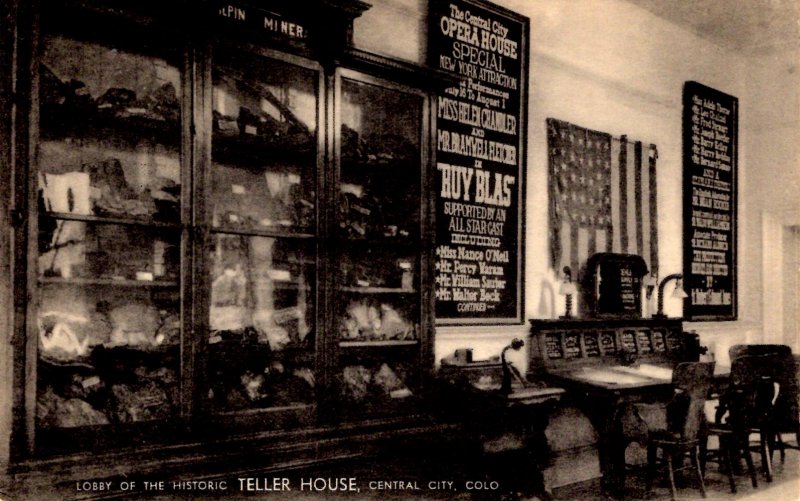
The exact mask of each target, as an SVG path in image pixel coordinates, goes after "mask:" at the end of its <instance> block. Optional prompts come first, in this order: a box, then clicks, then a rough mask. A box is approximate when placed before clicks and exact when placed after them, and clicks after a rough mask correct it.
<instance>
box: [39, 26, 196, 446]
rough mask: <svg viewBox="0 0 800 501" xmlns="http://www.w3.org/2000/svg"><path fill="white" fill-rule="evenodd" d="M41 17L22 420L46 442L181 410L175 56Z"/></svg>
mask: <svg viewBox="0 0 800 501" xmlns="http://www.w3.org/2000/svg"><path fill="white" fill-rule="evenodd" d="M54 24H55V23H52V22H46V23H45V24H44V26H45V29H44V35H43V37H42V42H41V49H40V50H41V64H40V67H39V71H40V74H39V79H40V94H39V103H40V104H39V116H40V124H39V125H40V140H39V147H38V154H37V164H38V172H37V175H36V176H35V179H34V180H32V181H31V183H32V185H35V189H36V190H37V191H38V215H39V218H38V223H37V227H38V238H37V239H36V241H35V242H34V243H32V246H33V247H34V248H35V251H34V255H35V259H36V261H35V262H36V266H37V268H38V269H37V272H36V277H37V283H36V288H35V294H34V297H35V298H36V301H35V306H34V307H33V308H34V312H33V317H32V324H31V327H30V329H31V331H32V332H33V333H35V334H34V335H35V336H36V339H37V343H36V344H37V345H38V349H37V359H38V363H37V364H36V397H35V398H36V405H35V408H36V411H35V426H36V430H37V432H36V436H37V444H46V445H47V446H50V445H54V444H56V446H57V443H59V442H62V441H65V440H66V435H65V434H64V431H65V430H66V429H83V428H86V427H99V428H102V429H112V428H113V429H115V430H118V429H121V428H120V427H121V426H123V425H131V424H134V423H142V422H151V421H165V420H171V419H172V418H174V417H175V416H177V415H178V414H179V413H180V406H181V399H180V391H179V388H180V384H179V381H180V344H181V335H182V334H181V332H182V330H181V314H182V306H181V294H180V291H181V287H180V285H181V255H182V252H181V248H182V233H181V197H182V190H181V180H182V176H181V156H180V151H181V104H180V100H181V88H182V86H181V73H180V70H179V67H180V60H181V59H180V57H181V56H180V54H173V53H171V52H169V51H168V50H166V49H158V50H149V48H148V47H147V44H142V46H141V47H137V48H136V49H133V48H127V47H125V45H124V40H129V39H131V38H130V37H124V36H122V35H120V36H119V39H115V38H114V35H113V33H107V34H106V35H103V36H98V37H97V39H85V38H78V37H77V36H73V35H71V34H70V33H69V32H68V31H60V30H59V29H57V27H54V26H53V25H54ZM110 31H113V30H109V32H110ZM83 35H85V32H83ZM140 35H141V34H140ZM139 39H141V38H139ZM145 39H147V38H145ZM150 39H151V40H152V38H150ZM174 45H175V44H172V46H174ZM169 46H170V45H166V44H161V45H159V47H169ZM71 447H76V444H71ZM78 447H79V446H78Z"/></svg>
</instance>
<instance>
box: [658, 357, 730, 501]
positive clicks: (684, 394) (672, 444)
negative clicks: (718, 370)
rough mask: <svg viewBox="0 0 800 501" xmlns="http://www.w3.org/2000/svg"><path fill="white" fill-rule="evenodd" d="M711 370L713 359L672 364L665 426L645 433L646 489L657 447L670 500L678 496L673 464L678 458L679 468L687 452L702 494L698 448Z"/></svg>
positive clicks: (712, 370)
mask: <svg viewBox="0 0 800 501" xmlns="http://www.w3.org/2000/svg"><path fill="white" fill-rule="evenodd" d="M713 373H714V364H713V362H712V363H703V362H684V363H681V364H678V366H677V367H675V370H674V371H673V373H672V384H673V389H674V395H673V398H672V400H670V402H669V403H668V404H667V429H665V430H652V431H650V432H649V434H648V439H647V464H648V469H647V492H650V490H651V489H652V486H653V480H654V478H655V473H656V469H657V466H658V451H659V450H661V451H662V459H663V461H664V462H666V465H667V471H668V473H669V482H670V488H671V491H672V499H673V500H675V499H677V497H678V492H677V489H676V488H675V470H676V468H675V466H676V465H675V464H674V463H675V461H680V463H681V464H680V465H678V466H679V468H678V469H683V460H684V458H685V456H686V455H687V454H688V455H689V457H690V458H691V466H692V469H693V470H694V471H695V472H696V473H697V479H698V482H699V487H700V493H701V494H702V496H703V497H706V487H705V483H704V481H703V473H702V470H701V468H700V462H699V458H698V450H699V444H700V432H701V429H702V427H703V423H704V422H705V402H706V397H707V396H708V393H709V390H710V389H711V381H712V375H713Z"/></svg>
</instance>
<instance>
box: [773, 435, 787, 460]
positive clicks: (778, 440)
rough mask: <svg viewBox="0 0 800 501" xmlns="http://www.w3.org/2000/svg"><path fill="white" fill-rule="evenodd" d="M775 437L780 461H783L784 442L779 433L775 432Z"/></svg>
mask: <svg viewBox="0 0 800 501" xmlns="http://www.w3.org/2000/svg"><path fill="white" fill-rule="evenodd" d="M775 438H776V439H777V442H778V449H780V451H781V463H783V462H784V461H786V444H784V443H783V437H782V436H781V434H780V433H776V434H775Z"/></svg>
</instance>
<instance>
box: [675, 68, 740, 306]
mask: <svg viewBox="0 0 800 501" xmlns="http://www.w3.org/2000/svg"><path fill="white" fill-rule="evenodd" d="M693 96H699V97H700V99H701V100H702V101H705V100H709V101H712V102H714V103H719V104H721V105H723V107H727V109H728V110H729V111H730V113H729V120H726V121H725V122H724V123H725V124H726V126H727V127H728V128H729V130H728V134H727V136H728V138H729V140H730V148H729V150H728V151H729V157H730V180H729V182H730V191H729V193H730V199H729V206H728V209H727V211H726V212H727V213H728V214H729V215H730V219H729V223H730V229H729V236H730V239H729V241H728V242H727V244H728V245H727V249H725V250H724V251H723V252H724V255H725V264H726V265H727V266H728V280H727V281H726V282H727V284H725V283H723V286H724V285H727V289H728V290H727V291H724V292H728V293H729V294H730V304H728V305H725V304H719V305H717V304H695V302H694V301H693V296H694V293H693V285H695V284H696V283H698V281H699V280H700V278H699V277H705V276H706V275H704V274H699V273H694V272H693V269H692V264H693V255H694V254H693V251H695V250H697V249H695V248H694V247H693V238H694V235H695V229H696V228H697V227H696V226H694V224H693V214H692V207H693V189H692V188H693V186H694V185H693V179H692V176H693V175H702V173H703V169H704V167H703V166H702V165H700V164H698V163H697V162H695V161H694V160H693V159H692V153H693V151H692V146H693V138H692V136H693V130H692V125H693V122H692V114H693V109H692V107H693V105H694V104H695V103H693V99H692V98H693ZM738 112H739V100H738V98H736V97H735V96H732V95H729V94H726V93H724V92H721V91H719V90H716V89H714V88H711V87H708V86H706V85H703V84H701V83H698V82H695V81H687V82H685V83H684V87H683V120H682V132H683V284H684V289H685V291H686V293H687V297H686V298H685V299H684V303H683V318H684V319H686V320H690V321H734V320H737V318H738V290H737V288H738V282H737V263H738V255H737V242H738V224H737V218H738V207H737V204H738V172H737V171H738V147H739V144H738V135H739V134H738V133H739V116H738ZM714 210H717V209H714ZM713 290H714V289H713V284H712V287H711V292H713Z"/></svg>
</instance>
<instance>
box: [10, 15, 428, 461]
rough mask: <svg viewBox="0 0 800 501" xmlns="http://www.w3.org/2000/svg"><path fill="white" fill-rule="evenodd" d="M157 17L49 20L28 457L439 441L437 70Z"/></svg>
mask: <svg viewBox="0 0 800 501" xmlns="http://www.w3.org/2000/svg"><path fill="white" fill-rule="evenodd" d="M344 3H348V2H344ZM351 3H352V5H351V6H350V7H351V8H348V9H345V8H343V9H342V10H341V12H340V15H342V16H343V18H345V19H346V18H347V17H348V16H349V19H350V22H352V17H353V16H355V15H357V13H358V12H360V11H359V9H363V8H365V6H364V5H362V4H360V2H351ZM322 4H324V5H325V6H326V7H325V8H329V9H330V8H331V7H330V5H329V4H326V3H324V2H322V3H321V4H320V5H322ZM146 5H148V6H149V5H150V4H149V3H146ZM151 7H152V6H150V7H141V9H142V10H141V11H135V10H131V11H128V10H126V9H110V8H107V6H105V5H104V3H103V2H99V1H98V2H80V3H79V4H78V3H74V2H66V3H61V2H44V3H43V4H42V5H39V6H35V7H34V9H38V12H39V19H40V22H39V23H38V24H37V25H34V26H32V33H33V34H34V35H37V37H35V38H36V40H37V43H34V44H33V45H32V47H34V49H35V50H33V52H32V61H34V63H33V64H32V65H31V67H32V68H34V69H36V72H35V73H34V74H33V75H32V76H31V84H32V85H31V89H30V91H31V103H32V108H31V110H30V114H29V115H30V128H31V131H32V132H31V138H30V144H29V146H30V151H31V152H32V154H31V157H30V158H31V161H30V162H29V164H28V165H27V170H26V172H24V173H20V175H19V180H20V181H21V182H23V184H22V186H26V187H27V195H26V197H27V201H28V202H27V205H28V209H27V214H28V217H27V218H25V221H26V223H25V224H23V225H21V227H20V228H18V230H17V231H18V232H19V234H20V235H25V236H27V242H28V244H27V248H26V249H24V252H23V253H24V255H21V256H19V259H18V263H25V269H24V270H23V269H21V268H20V269H18V270H17V276H24V277H27V279H26V283H27V296H28V297H29V298H30V300H29V301H25V302H18V311H17V314H18V321H17V325H25V326H26V327H25V329H26V333H25V342H24V343H23V344H22V345H20V347H19V348H18V349H17V351H16V353H15V371H16V372H15V374H16V375H17V381H24V386H22V385H21V386H20V387H19V391H17V392H16V401H15V427H14V434H13V439H12V440H13V444H14V451H15V452H14V454H15V456H17V457H19V458H31V457H32V458H36V457H42V456H52V455H59V454H62V453H80V452H82V451H83V452H95V453H96V452H99V451H101V450H118V449H119V448H130V447H133V448H134V449H135V448H136V447H140V446H141V445H143V444H147V445H148V446H158V445H159V444H167V443H175V442H178V443H181V442H184V443H185V442H190V441H195V442H196V441H200V442H203V441H206V440H209V437H223V436H224V437H230V436H236V435H243V434H245V433H251V434H252V433H254V432H255V433H258V432H270V433H273V434H274V433H275V432H277V433H281V432H288V430H291V429H294V430H297V429H306V430H309V431H312V430H315V431H314V433H320V431H319V430H321V429H323V427H330V425H338V424H340V423H344V422H347V426H348V427H349V429H351V430H353V429H358V427H359V426H360V425H359V423H373V424H374V423H401V422H413V423H416V424H417V425H419V424H420V423H421V422H422V418H421V412H420V411H421V409H422V406H423V404H424V395H425V389H426V381H427V379H428V376H429V374H430V372H431V371H432V369H433V355H432V330H433V319H432V291H431V287H430V286H429V285H427V284H429V283H430V273H431V267H432V266H431V252H430V249H431V247H432V224H431V217H432V211H431V200H430V197H431V193H432V190H431V187H430V183H431V179H430V178H431V174H430V173H431V162H432V159H431V155H430V144H431V131H432V129H433V117H432V113H431V98H430V92H429V89H431V88H432V84H431V82H433V81H435V79H436V78H435V75H434V76H433V77H432V76H431V75H433V74H432V73H431V72H430V71H428V70H423V69H420V68H418V67H415V66H412V65H408V64H405V63H399V62H395V61H391V60H387V59H384V58H381V57H378V56H374V55H368V54H364V53H362V52H359V51H355V50H352V49H348V48H347V47H346V46H343V47H339V50H340V52H338V53H337V54H336V57H335V58H334V57H332V54H331V53H330V50H331V48H330V47H326V50H320V47H323V46H324V44H320V43H319V40H308V41H304V40H300V41H298V40H292V41H291V43H287V44H281V43H280V40H277V41H275V40H272V39H265V40H267V43H264V44H257V43H251V42H252V38H253V37H252V36H250V37H243V39H242V40H239V41H232V40H233V39H232V37H231V36H230V31H229V30H222V29H221V28H220V30H219V31H217V25H216V23H218V22H220V23H221V21H220V20H219V19H218V18H217V16H215V12H214V10H213V9H210V10H209V11H208V12H200V13H194V14H193V15H195V16H196V19H197V20H198V24H197V26H193V27H192V28H191V29H190V31H185V32H184V31H181V29H182V28H175V27H173V28H165V26H167V25H169V24H170V23H168V22H162V21H165V19H161V18H159V17H158V16H159V14H158V12H159V10H158V9H156V8H151ZM248 8H249V7H248ZM177 10H178V7H175V6H173V7H172V10H170V12H171V13H172V14H171V16H174V15H175V12H176V11H177ZM295 14H297V13H295ZM169 18H171V17H170V16H167V19H169ZM300 19H301V22H302V19H303V18H302V16H301V17H300ZM308 19H311V18H308ZM309 22H310V21H309ZM337 22H338V23H342V21H341V19H338V18H337ZM334 24H335V23H334ZM342 26H343V27H344V28H347V26H348V24H347V23H346V22H344V23H342ZM346 31H347V30H344V31H343V33H345V32H346ZM208 33H211V35H208ZM220 33H225V36H222V35H219V34H220ZM301 33H302V32H301ZM326 36H333V35H332V34H331V33H327V34H326ZM244 38H248V40H245V39H244ZM334 38H336V40H337V41H340V39H339V37H338V36H336V37H334ZM273 436H274V435H273Z"/></svg>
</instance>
